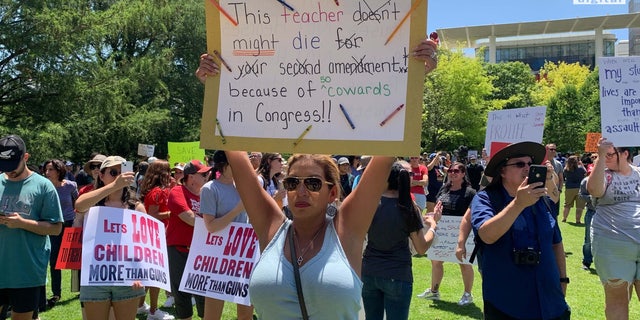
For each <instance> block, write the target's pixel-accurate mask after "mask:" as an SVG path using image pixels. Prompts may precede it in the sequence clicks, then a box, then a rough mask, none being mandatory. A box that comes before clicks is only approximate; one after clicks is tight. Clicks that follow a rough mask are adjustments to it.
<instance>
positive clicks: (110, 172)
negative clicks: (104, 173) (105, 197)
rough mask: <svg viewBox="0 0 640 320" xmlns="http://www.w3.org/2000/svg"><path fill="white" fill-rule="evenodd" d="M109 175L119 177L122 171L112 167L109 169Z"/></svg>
mask: <svg viewBox="0 0 640 320" xmlns="http://www.w3.org/2000/svg"><path fill="white" fill-rule="evenodd" d="M109 175H110V176H112V177H117V176H119V175H120V171H118V170H116V169H111V170H109Z"/></svg>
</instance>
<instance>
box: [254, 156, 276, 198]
mask: <svg viewBox="0 0 640 320" xmlns="http://www.w3.org/2000/svg"><path fill="white" fill-rule="evenodd" d="M278 157H282V156H281V155H280V154H279V153H264V154H262V160H261V161H260V166H258V169H256V172H257V173H258V174H259V175H260V176H262V188H263V189H265V190H267V186H268V185H269V180H271V181H272V182H273V185H274V186H277V185H278V179H277V178H276V177H275V176H273V177H271V161H273V160H274V159H276V158H278Z"/></svg>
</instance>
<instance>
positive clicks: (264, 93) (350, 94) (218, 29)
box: [200, 0, 427, 155]
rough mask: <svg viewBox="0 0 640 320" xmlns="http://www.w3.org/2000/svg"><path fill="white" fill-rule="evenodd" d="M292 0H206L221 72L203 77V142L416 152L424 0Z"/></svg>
mask: <svg viewBox="0 0 640 320" xmlns="http://www.w3.org/2000/svg"><path fill="white" fill-rule="evenodd" d="M287 1H289V0H287ZM290 4H291V6H293V7H294V8H295V11H292V10H288V9H287V8H286V7H285V6H283V5H282V4H281V3H278V2H277V1H244V2H223V1H220V2H219V5H218V8H216V6H214V4H212V2H210V1H205V8H206V18H207V47H208V52H209V53H210V54H211V55H212V56H214V57H215V60H216V62H218V63H219V64H220V76H219V77H208V78H207V83H206V88H205V101H204V109H203V116H202V117H203V118H202V129H201V138H200V141H202V146H203V147H206V148H207V149H221V148H224V149H233V148H241V149H242V150H256V151H275V150H277V151H282V152H284V151H289V152H291V151H294V150H295V151H297V152H304V153H307V152H308V153H321V152H325V153H334V154H335V153H341V154H346V153H347V152H349V153H348V154H393V155H397V154H416V153H418V152H419V147H420V145H419V142H420V141H419V139H420V122H421V117H420V115H421V112H422V92H423V86H424V72H425V68H424V62H423V61H421V60H417V59H415V58H413V57H412V50H413V49H414V48H415V47H416V46H417V45H418V44H419V42H420V40H422V39H424V38H425V28H426V14H427V1H411V0H396V1H393V2H392V1H386V0H375V1H372V2H371V1H370V2H368V3H364V2H359V1H340V5H339V6H337V5H336V4H335V3H334V2H333V1H295V2H291V3H290ZM412 9H413V10H412ZM223 11H224V12H227V13H228V14H229V15H228V16H225V15H224V13H223ZM405 17H407V18H406V19H405ZM232 20H233V22H231V21H232ZM234 22H236V23H234ZM392 147H393V148H392ZM234 150H235V149H234ZM367 151H369V152H367Z"/></svg>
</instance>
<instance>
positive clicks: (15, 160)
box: [0, 134, 29, 173]
mask: <svg viewBox="0 0 640 320" xmlns="http://www.w3.org/2000/svg"><path fill="white" fill-rule="evenodd" d="M25 154H27V150H26V147H25V145H24V141H23V140H22V138H20V137H19V136H16V135H13V134H12V135H8V136H6V137H3V138H2V139H0V172H7V173H10V172H12V171H14V170H16V169H18V167H19V166H20V162H21V161H22V160H23V159H24V161H25V166H26V162H27V159H28V157H29V156H28V154H27V157H26V158H25ZM23 170H24V167H23V168H22V170H20V171H23Z"/></svg>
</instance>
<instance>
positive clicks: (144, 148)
mask: <svg viewBox="0 0 640 320" xmlns="http://www.w3.org/2000/svg"><path fill="white" fill-rule="evenodd" d="M155 148H156V146H154V145H152V144H142V143H138V155H140V156H145V157H153V152H154V151H155Z"/></svg>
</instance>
